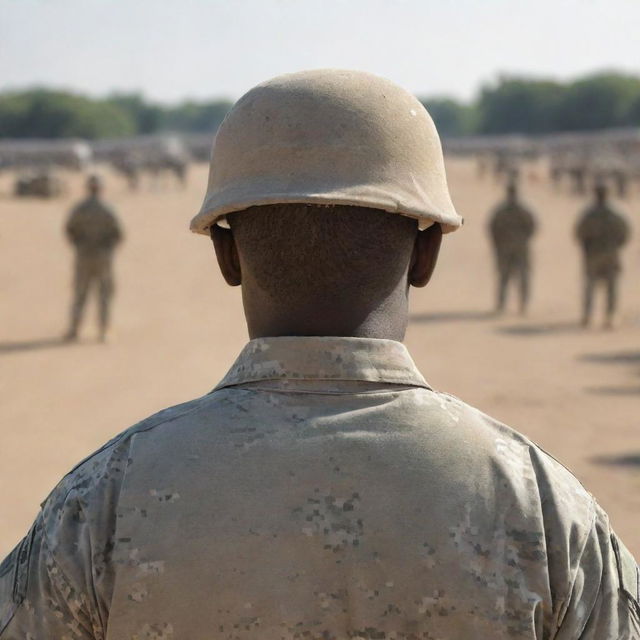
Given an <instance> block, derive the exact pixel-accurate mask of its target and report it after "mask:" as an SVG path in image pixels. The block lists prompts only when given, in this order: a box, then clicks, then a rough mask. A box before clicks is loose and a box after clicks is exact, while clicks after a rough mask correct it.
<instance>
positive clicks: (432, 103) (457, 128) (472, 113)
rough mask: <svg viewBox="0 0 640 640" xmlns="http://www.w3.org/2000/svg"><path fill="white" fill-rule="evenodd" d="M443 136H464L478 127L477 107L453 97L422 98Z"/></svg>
mask: <svg viewBox="0 0 640 640" xmlns="http://www.w3.org/2000/svg"><path fill="white" fill-rule="evenodd" d="M421 102H422V104H423V105H424V106H425V108H426V109H427V111H428V112H429V113H430V114H431V117H432V118H433V121H434V122H435V124H436V127H437V128H438V131H439V132H440V134H441V135H443V136H464V135H469V134H470V133H473V132H474V131H475V129H476V125H477V123H476V117H477V113H476V109H475V106H474V105H465V104H462V103H461V102H458V101H457V100H454V99H453V98H447V97H433V98H425V99H423V100H421Z"/></svg>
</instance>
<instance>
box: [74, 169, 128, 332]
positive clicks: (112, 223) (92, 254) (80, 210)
mask: <svg viewBox="0 0 640 640" xmlns="http://www.w3.org/2000/svg"><path fill="white" fill-rule="evenodd" d="M101 189H102V185H101V183H100V180H99V178H98V177H97V176H90V177H89V179H88V180H87V191H88V194H89V197H88V198H87V199H86V200H83V201H82V202H81V203H80V204H78V205H77V206H76V207H75V208H74V209H73V211H72V212H71V215H70V216H69V219H68V220H67V225H66V233H67V237H68V238H69V241H70V242H71V244H72V245H73V246H74V248H75V252H76V260H75V280H74V295H73V302H72V305H71V322H70V325H69V330H68V332H67V334H66V335H65V339H66V340H68V341H73V340H76V339H77V337H78V328H79V326H80V320H81V319H82V314H83V311H84V307H85V303H86V301H87V294H88V293H89V289H90V288H91V287H92V285H95V286H96V287H97V289H98V304H99V316H98V324H99V339H100V341H101V342H104V341H105V339H106V335H107V330H108V328H109V316H110V307H111V299H112V297H113V289H114V285H113V273H112V261H113V252H114V249H115V248H116V246H117V245H118V244H119V243H120V242H121V241H122V231H121V229H120V225H119V223H118V219H117V218H116V216H115V215H114V213H113V211H111V209H109V208H108V207H107V206H106V205H105V204H104V203H103V202H102V201H101V200H100V193H101Z"/></svg>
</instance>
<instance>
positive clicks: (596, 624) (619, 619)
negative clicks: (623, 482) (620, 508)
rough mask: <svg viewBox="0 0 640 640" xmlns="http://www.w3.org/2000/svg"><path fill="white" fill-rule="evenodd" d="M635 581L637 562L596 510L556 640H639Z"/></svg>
mask: <svg viewBox="0 0 640 640" xmlns="http://www.w3.org/2000/svg"><path fill="white" fill-rule="evenodd" d="M639 582H640V573H639V570H638V565H637V563H636V561H635V559H634V558H633V556H632V555H631V553H630V552H629V551H628V550H627V549H626V547H625V546H624V544H623V543H622V542H621V540H620V539H619V538H618V537H617V536H616V535H615V533H613V532H612V531H611V528H610V526H609V520H608V518H607V515H606V513H605V512H604V511H603V510H602V509H601V508H600V507H598V506H596V514H595V520H594V523H593V526H592V527H591V529H590V531H589V533H588V535H587V538H586V541H585V544H584V547H583V549H582V552H581V554H580V558H579V562H578V565H577V571H576V573H575V579H574V581H573V585H572V588H571V592H570V596H569V600H568V602H567V606H566V609H565V612H564V616H563V618H562V622H561V624H560V626H559V629H558V631H557V634H556V635H555V638H556V640H569V639H571V640H577V639H579V640H640V593H639V590H640V584H639Z"/></svg>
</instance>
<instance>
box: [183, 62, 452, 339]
mask: <svg viewBox="0 0 640 640" xmlns="http://www.w3.org/2000/svg"><path fill="white" fill-rule="evenodd" d="M221 223H222V225H223V226H221ZM461 223H462V219H461V218H460V216H459V215H458V214H457V212H456V211H455V208H454V206H453V204H452V203H451V199H450V197H449V192H448V188H447V184H446V177H445V172H444V162H443V159H442V151H441V148H440V141H439V138H438V134H437V132H436V130H435V127H434V125H433V122H432V120H431V118H430V117H429V115H428V113H427V112H426V110H425V109H424V107H423V106H422V105H421V104H420V103H419V102H418V101H417V100H416V99H415V98H414V97H413V96H411V94H409V93H407V92H406V91H404V90H403V89H401V88H399V87H397V86H396V85H394V84H393V83H391V82H389V81H387V80H383V79H381V78H378V77H376V76H372V75H371V74H367V73H362V72H353V71H338V70H325V71H310V72H302V73H297V74H290V75H286V76H281V77H279V78H275V79H274V80H271V81H268V82H266V83H263V84H262V85H258V86H257V87H255V88H254V89H252V90H251V91H249V92H248V93H247V94H246V95H245V96H243V97H242V98H241V99H240V100H239V101H238V102H237V103H236V105H235V106H234V108H233V109H232V110H231V112H230V113H229V114H228V115H227V117H226V119H225V121H224V122H223V124H222V126H221V127H220V130H219V131H218V134H217V136H216V140H215V142H214V148H213V153H212V159H211V170H210V174H209V187H208V192H207V195H206V197H205V201H204V204H203V206H202V209H201V211H200V213H199V214H198V215H197V216H196V217H195V218H194V220H193V221H192V229H193V230H194V231H196V232H200V233H210V235H211V237H212V239H213V242H214V245H215V250H216V255H217V258H218V263H219V265H220V268H221V270H222V273H223V276H224V277H225V279H226V281H227V282H228V283H229V284H231V285H240V284H241V285H242V294H243V303H244V307H245V315H246V317H247V322H248V325H249V333H250V335H251V337H258V336H261V335H271V336H273V335H300V334H303V335H353V336H359V335H362V336H364V335H367V336H373V337H386V338H395V339H401V338H402V337H403V335H404V331H405V328H406V323H407V317H408V314H407V300H408V291H409V287H410V286H412V285H413V286H417V287H421V286H424V285H426V284H427V282H428V281H429V279H430V277H431V274H432V272H433V269H434V267H435V263H436V259H437V255H438V250H439V247H440V241H441V237H442V233H443V232H448V231H452V230H454V229H456V228H458V227H459V226H460V225H461Z"/></svg>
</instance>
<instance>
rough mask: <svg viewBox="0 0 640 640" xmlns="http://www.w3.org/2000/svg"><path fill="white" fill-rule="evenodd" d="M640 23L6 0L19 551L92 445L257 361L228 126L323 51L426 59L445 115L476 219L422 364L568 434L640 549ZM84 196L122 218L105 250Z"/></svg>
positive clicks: (7, 388) (12, 443)
mask: <svg viewBox="0 0 640 640" xmlns="http://www.w3.org/2000/svg"><path fill="white" fill-rule="evenodd" d="M639 24H640V3H638V2H637V0H538V1H536V2H520V1H515V2H514V1H513V0H509V1H507V0H485V1H484V2H477V1H476V2H472V1H471V0H460V1H458V2H455V3H443V2H438V3H436V2H424V1H423V0H384V1H383V0H241V1H239V2H223V1H218V0H180V1H178V0H165V1H163V2H157V1H155V0H154V1H152V0H138V1H137V2H135V3H131V2H125V0H108V1H107V0H4V1H3V2H2V3H1V4H0V514H1V515H0V556H4V555H5V554H6V553H7V552H8V551H9V550H10V549H11V547H12V546H13V545H14V544H15V543H16V542H17V541H18V539H19V538H20V537H22V535H24V533H25V532H26V530H27V528H28V526H29V524H30V522H31V520H32V519H33V517H34V516H35V514H36V512H37V509H38V505H39V503H40V502H41V501H42V500H43V499H44V498H45V497H46V495H47V493H48V491H49V490H50V489H51V488H52V487H53V486H54V484H55V483H56V482H57V481H58V480H59V478H60V477H61V476H62V475H63V474H64V473H66V472H67V471H68V470H69V469H70V468H71V467H72V466H73V465H74V464H75V463H77V462H78V461H79V460H81V459H82V458H83V457H85V456H86V455H88V454H89V453H90V452H91V451H93V450H95V449H96V448H97V447H99V446H100V445H101V444H103V443H104V442H105V441H106V440H108V439H109V438H111V437H112V436H113V435H115V434H117V433H118V432H120V431H121V430H123V429H124V428H126V427H128V426H130V425H131V424H133V423H135V422H136V421H138V420H140V419H142V418H144V417H146V416H147V415H149V414H150V413H153V412H155V411H158V410H160V409H162V408H164V407H166V406H168V405H171V404H175V403H178V402H183V401H186V400H189V399H191V398H193V397H195V396H198V395H201V394H204V393H207V392H208V391H209V390H210V389H211V388H213V387H214V386H215V384H216V383H217V381H218V380H219V378H220V377H221V376H222V375H223V374H224V373H225V371H226V370H227V368H228V367H229V366H230V365H231V363H232V362H233V360H234V358H235V357H236V355H237V354H238V352H239V351H240V349H241V348H242V346H243V345H244V343H245V341H246V339H247V335H246V331H245V329H244V324H243V316H242V309H241V300H240V295H239V291H238V290H237V289H231V288H228V287H226V286H225V285H224V283H223V280H222V278H221V276H220V275H219V273H218V271H217V267H216V262H215V257H214V255H213V251H212V247H211V246H210V242H209V241H208V240H207V239H206V238H204V237H198V236H193V235H192V234H190V233H189V231H188V223H189V219H190V218H191V217H192V216H193V215H194V214H195V213H196V212H197V210H198V208H199V205H200V203H201V200H202V198H203V196H204V190H205V187H206V179H207V161H208V156H209V151H210V147H211V141H212V139H213V136H214V135H215V131H216V129H217V127H218V126H219V124H220V122H221V121H222V119H223V117H224V115H225V113H226V112H227V110H228V109H229V108H230V106H231V105H232V104H233V101H234V100H236V99H237V98H238V97H240V95H242V93H244V92H245V91H246V90H248V89H249V88H250V87H252V86H253V85H255V84H257V83H258V82H261V81H263V80H265V79H268V78H270V77H273V76H275V75H278V74H281V73H286V72H291V71H297V70H300V69H308V68H322V67H340V68H356V69H362V70H365V71H370V72H373V73H376V74H379V75H382V76H386V77H388V78H390V79H392V80H394V81H396V82H397V83H399V84H401V85H403V86H404V87H406V88H407V89H409V90H410V91H412V92H413V93H414V94H415V95H416V96H418V98H419V99H420V100H421V101H422V102H423V103H424V104H425V106H426V107H427V108H428V110H429V111H430V113H431V115H432V116H433V118H434V120H435V122H436V124H437V126H438V128H439V130H440V133H441V135H442V138H443V146H444V149H445V154H446V162H447V171H448V179H449V184H450V188H451V191H452V196H453V200H454V203H455V204H456V206H457V208H458V210H459V211H460V212H461V213H462V214H463V215H464V216H465V226H464V228H463V229H462V230H461V231H460V232H458V233H456V234H453V235H450V236H447V237H446V238H445V241H444V243H443V250H442V254H441V259H440V265H439V269H438V271H437V272H436V277H435V280H434V282H433V284H432V285H430V286H429V287H428V288H427V289H424V290H415V291H414V292H413V298H412V311H411V323H410V327H409V331H408V335H407V344H408V346H409V348H410V350H411V352H412V354H413V356H414V359H415V360H416V362H417V364H418V366H419V368H420V369H421V370H422V372H423V373H424V375H425V377H426V378H427V380H429V382H430V383H431V385H432V386H434V387H435V388H438V389H441V390H444V391H448V392H450V393H453V394H455V395H457V396H460V397H462V398H463V399H464V400H465V401H467V402H469V403H471V404H474V405H475V406H477V407H478V408H479V409H481V410H482V411H485V412H487V413H490V414H492V415H493V416H495V417H496V418H498V419H500V420H502V421H504V422H506V423H508V424H510V425H511V426H513V427H514V428H516V429H517V430H519V431H521V432H523V433H525V434H526V435H527V436H529V437H530V438H531V439H533V440H534V441H536V442H537V443H538V444H540V445H541V446H543V447H544V448H545V449H546V450H547V451H549V452H550V453H551V454H553V455H554V456H555V457H556V458H559V459H560V460H561V461H562V462H563V463H564V464H566V465H567V466H568V467H569V468H570V469H571V470H572V471H573V472H574V473H575V474H576V475H577V476H578V478H580V480H582V481H583V483H584V484H585V485H586V486H587V488H588V489H589V490H590V491H591V492H592V493H593V494H594V495H595V496H596V498H597V499H598V501H599V502H600V503H601V504H602V505H603V506H604V507H605V509H606V510H607V511H608V512H609V514H610V516H611V519H612V522H613V526H614V528H615V529H616V530H617V531H618V533H620V535H621V536H622V537H623V538H624V539H625V541H626V543H627V545H628V546H629V547H630V549H631V550H632V551H633V552H634V553H635V554H636V556H639V555H640V534H638V531H639V530H640V527H639V526H638V521H639V517H640V424H639V421H638V415H639V413H640V412H639V409H640V286H639V284H638V282H639V277H640V224H639V221H640V55H639V53H640V52H639V49H638V39H637V28H638V25H639ZM94 174H95V175H97V176H99V178H100V187H99V188H98V189H97V192H94V194H93V195H94V196H95V197H93V198H92V199H90V201H88V200H87V196H88V191H87V187H86V181H87V177H88V176H89V175H94ZM596 191H598V193H596ZM603 194H604V197H603ZM598 197H599V198H600V200H598V199H597V198H598ZM88 202H90V203H89V204H87V203H88ZM78 203H84V204H83V206H84V207H85V208H86V207H89V208H91V207H93V208H97V209H99V210H100V211H102V212H103V214H104V212H105V211H107V212H111V214H112V215H113V216H115V218H113V217H109V215H108V214H107V217H108V218H109V220H116V221H117V227H118V229H119V233H120V235H121V242H119V243H118V242H117V239H114V238H115V236H113V238H112V241H110V243H109V242H107V245H108V246H107V248H106V249H105V247H102V250H101V253H100V251H98V253H100V256H101V258H100V259H99V260H98V261H97V262H96V260H95V259H94V258H95V256H94V254H91V251H93V249H91V247H90V248H89V249H87V248H86V247H85V248H84V249H82V247H79V245H78V242H79V240H78V238H81V236H82V234H81V233H79V232H78V231H77V230H74V229H75V227H73V225H71V227H73V229H72V228H71V227H70V226H69V219H70V217H69V216H70V212H71V211H72V209H73V208H74V207H76V206H77V205H78ZM586 210H590V211H591V216H592V217H593V216H594V215H595V216H596V218H597V215H600V214H602V215H604V216H605V218H607V216H608V218H607V220H609V222H607V223H605V222H602V221H600V222H596V223H595V224H596V226H597V225H601V226H600V227H598V228H599V229H600V232H599V234H598V237H605V236H606V237H607V238H609V240H607V242H605V243H604V244H605V246H599V245H598V242H596V243H595V245H594V243H593V242H592V241H589V239H588V235H589V233H588V229H587V227H588V226H589V224H591V223H589V224H587V223H585V222H584V219H583V214H584V212H585V211H586ZM603 211H604V213H603ZM596 214H597V215H596ZM581 220H582V221H583V222H582V223H581V222H580V221H581ZM598 220H600V218H598ZM602 225H604V226H602ZM577 229H580V231H579V232H577ZM585 229H586V230H585ZM603 229H604V231H603ZM576 233H578V236H580V237H581V238H582V240H581V241H580V240H579V238H578V237H577V235H576ZM72 241H73V242H76V245H75V246H74V245H73V244H72ZM590 242H591V244H590ZM600 244H602V243H600ZM596 245H598V246H596ZM94 249H95V247H94ZM82 251H85V254H87V255H88V257H87V258H86V260H87V262H86V264H87V265H89V267H87V269H88V271H86V273H85V272H82V273H84V276H83V275H82V273H81V274H80V277H79V276H78V272H77V269H78V267H77V264H78V263H77V262H76V259H77V257H78V254H79V253H82ZM94 253H95V251H94ZM89 254H91V255H89ZM105 256H106V257H105ZM85 257H86V256H85ZM92 260H93V262H92ZM98 263H100V264H98ZM83 264H84V263H83ZM96 264H97V265H98V266H96ZM92 265H93V266H92ZM105 265H106V267H105ZM105 268H106V269H107V270H109V269H111V271H110V273H111V274H112V281H111V280H108V281H107V279H105V278H106V276H105V273H106V272H105V271H104V269H105ZM101 270H102V271H101ZM83 277H84V280H83ZM74 278H75V280H74ZM79 282H80V284H79ZM112 282H113V283H115V288H114V293H113V295H111V288H112V287H111V284H112ZM82 283H84V284H82ZM591 285H593V287H592V288H593V290H594V292H595V294H594V295H595V297H594V299H593V303H592V308H591V313H588V311H589V310H588V309H585V295H586V293H587V292H588V290H590V288H591ZM79 287H80V289H79ZM83 287H84V288H83ZM87 292H88V298H87V300H86V305H83V304H82V301H83V298H84V296H85V294H87ZM501 292H502V293H501ZM607 294H615V295H613V296H612V297H610V298H607ZM85 307H86V308H85ZM83 309H84V315H83V317H82V318H81V317H80V316H81V312H82V311H83ZM106 311H109V312H110V321H107V319H106V315H105V314H106ZM101 313H102V315H101ZM74 318H75V320H74ZM80 320H82V322H80ZM176 464H179V462H177V463H176Z"/></svg>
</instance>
